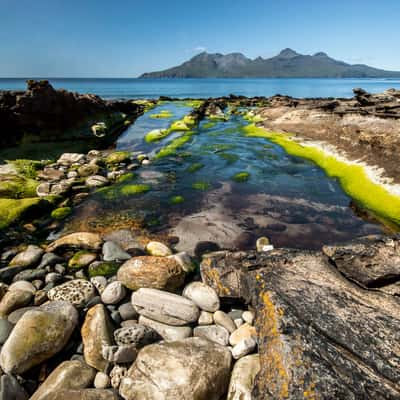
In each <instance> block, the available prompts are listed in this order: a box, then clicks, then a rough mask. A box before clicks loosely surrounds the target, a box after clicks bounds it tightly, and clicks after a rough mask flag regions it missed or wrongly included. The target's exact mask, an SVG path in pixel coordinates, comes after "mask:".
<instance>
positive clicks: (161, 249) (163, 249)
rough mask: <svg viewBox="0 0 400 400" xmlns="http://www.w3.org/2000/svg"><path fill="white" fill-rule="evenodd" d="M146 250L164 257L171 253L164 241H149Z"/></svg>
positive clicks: (153, 254) (156, 255) (152, 254)
mask: <svg viewBox="0 0 400 400" xmlns="http://www.w3.org/2000/svg"><path fill="white" fill-rule="evenodd" d="M146 251H147V252H148V253H149V254H150V255H151V256H155V257H166V256H170V255H172V251H171V249H170V248H169V247H168V246H166V245H165V244H164V243H160V242H149V243H148V244H147V246H146Z"/></svg>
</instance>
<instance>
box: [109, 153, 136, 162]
mask: <svg viewBox="0 0 400 400" xmlns="http://www.w3.org/2000/svg"><path fill="white" fill-rule="evenodd" d="M130 159H131V153H130V152H129V151H114V152H113V153H111V154H109V155H108V156H107V158H106V163H107V164H111V165H112V164H119V163H123V162H129V161H130Z"/></svg>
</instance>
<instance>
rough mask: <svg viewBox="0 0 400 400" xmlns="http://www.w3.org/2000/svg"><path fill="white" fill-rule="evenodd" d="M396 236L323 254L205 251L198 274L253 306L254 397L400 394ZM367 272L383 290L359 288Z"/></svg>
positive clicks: (390, 396) (227, 294)
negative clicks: (256, 343)
mask: <svg viewBox="0 0 400 400" xmlns="http://www.w3.org/2000/svg"><path fill="white" fill-rule="evenodd" d="M399 243H400V241H399V239H398V238H394V239H380V238H369V239H368V240H364V241H361V242H356V243H354V244H347V245H346V246H344V247H343V246H335V247H334V246H331V247H330V248H326V249H325V253H323V252H313V251H300V250H289V249H281V250H274V251H272V252H268V253H256V252H236V253H229V252H218V253H214V254H210V255H208V256H207V257H205V258H204V260H203V262H202V265H201V273H202V277H203V279H204V281H205V282H206V283H208V284H210V285H211V286H213V287H214V288H215V289H216V290H217V292H218V294H219V295H220V296H225V297H228V298H229V297H233V298H238V297H241V298H243V299H244V300H246V301H248V302H251V303H252V305H253V307H254V308H255V309H256V311H257V320H256V328H257V332H258V335H259V351H260V362H261V369H260V372H259V374H258V375H257V378H256V385H255V388H254V391H253V395H254V398H255V399H286V398H290V399H304V398H310V399H311V398H312V399H360V400H361V399H367V398H371V399H372V398H376V399H399V398H400V385H399V378H400V369H399V365H400V347H399V345H398V342H399V330H398V327H399V323H400V299H399V297H398V296H396V295H391V294H389V293H390V292H389V291H388V290H385V288H387V286H390V285H395V284H396V282H398V281H399V276H398V275H397V272H398V270H397V268H396V266H397V261H396V260H397V258H398V250H397V249H398V246H399ZM393 257H395V258H393ZM392 260H394V262H393V264H392V262H391V261H392ZM367 261H368V262H367ZM344 264H347V267H346V268H344V267H343V265H344ZM389 265H391V269H390V268H389V267H388V266H389ZM368 269H371V271H370V272H369V273H367V272H366V270H368ZM389 269H390V271H389V272H388V270H389ZM366 274H369V275H370V276H372V277H373V280H372V282H375V283H376V282H378V286H379V290H377V288H375V287H373V286H374V284H372V286H371V287H370V288H366V287H365V282H366V280H365V276H366ZM388 274H389V276H390V277H391V278H390V279H389V280H387V277H388Z"/></svg>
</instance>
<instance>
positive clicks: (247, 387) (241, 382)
mask: <svg viewBox="0 0 400 400" xmlns="http://www.w3.org/2000/svg"><path fill="white" fill-rule="evenodd" d="M259 371H260V356H259V355H258V354H252V355H250V356H245V357H243V358H241V359H240V360H238V361H237V362H236V363H235V366H234V367H233V371H232V375H231V381H230V383H229V390H228V396H227V399H226V400H252V399H253V397H252V395H251V393H252V391H253V388H254V382H255V379H256V376H257V374H258V372H259Z"/></svg>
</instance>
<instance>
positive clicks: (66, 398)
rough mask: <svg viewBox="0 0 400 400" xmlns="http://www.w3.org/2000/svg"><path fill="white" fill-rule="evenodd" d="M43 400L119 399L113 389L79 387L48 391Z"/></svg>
mask: <svg viewBox="0 0 400 400" xmlns="http://www.w3.org/2000/svg"><path fill="white" fill-rule="evenodd" d="M43 400H119V398H118V394H117V393H115V392H114V391H113V390H104V389H79V390H58V391H56V392H53V393H49V394H48V395H47V396H46V397H44V398H43Z"/></svg>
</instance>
